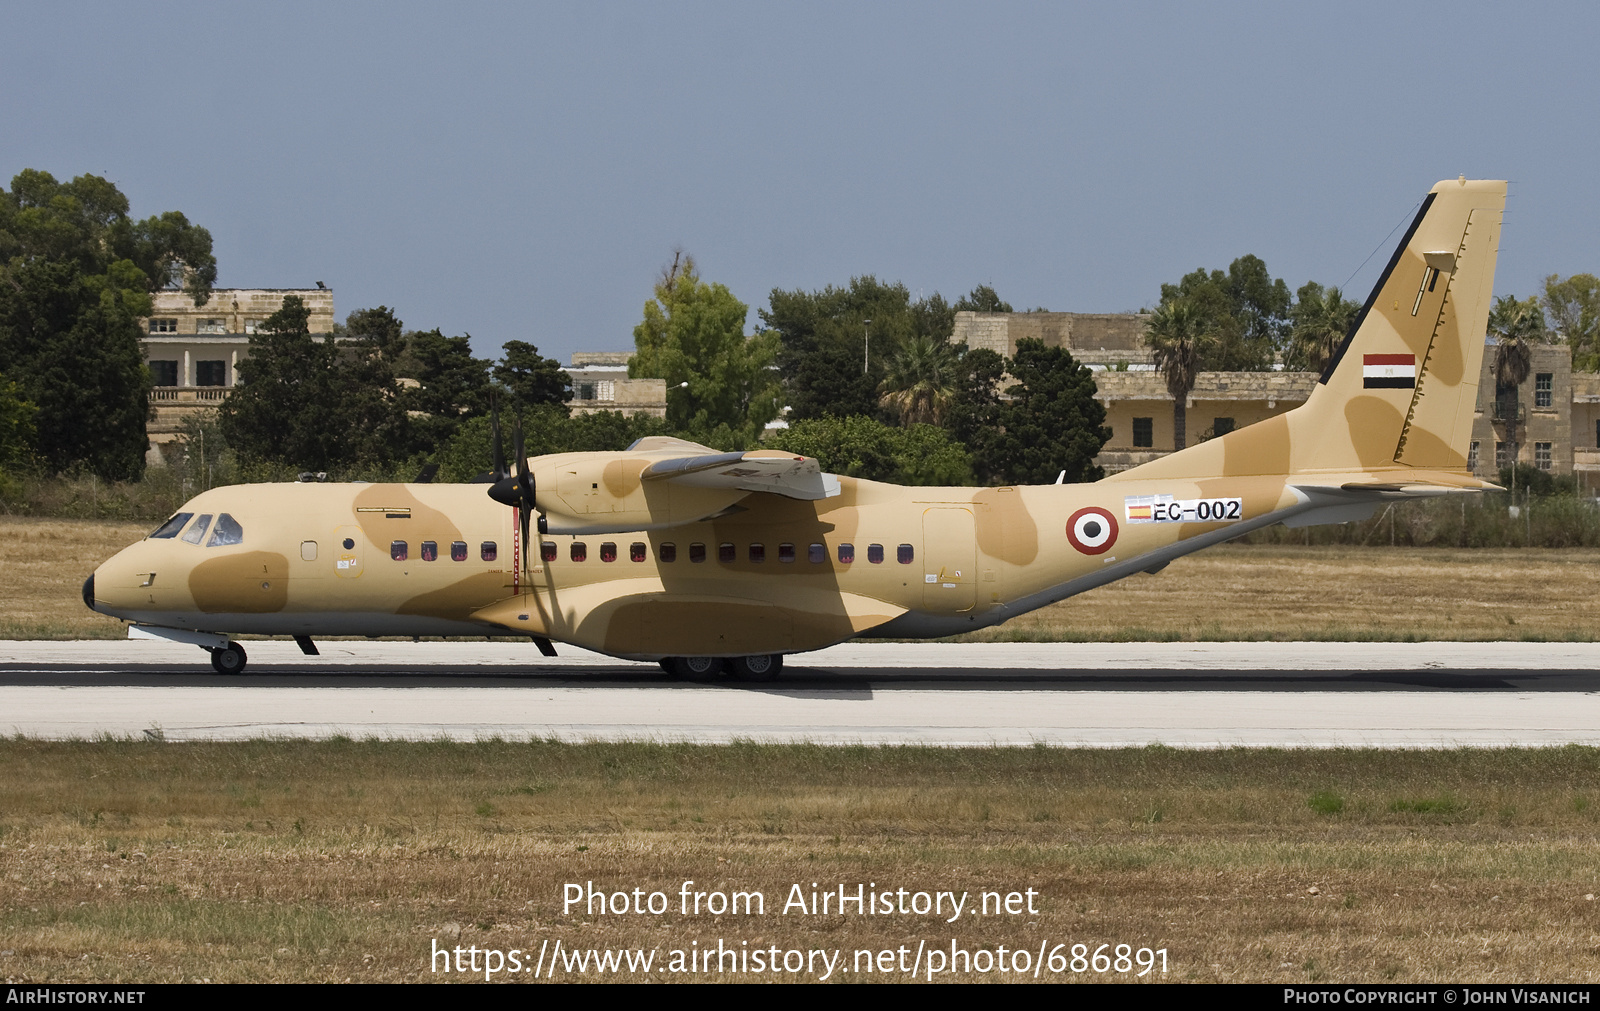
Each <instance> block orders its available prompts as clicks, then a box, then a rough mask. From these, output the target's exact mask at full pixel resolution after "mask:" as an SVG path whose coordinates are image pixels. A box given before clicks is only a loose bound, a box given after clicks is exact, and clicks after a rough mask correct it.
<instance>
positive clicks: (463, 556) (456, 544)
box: [450, 541, 467, 562]
mask: <svg viewBox="0 0 1600 1011" xmlns="http://www.w3.org/2000/svg"><path fill="white" fill-rule="evenodd" d="M450 560H451V561H452V562H464V561H466V560H467V542H466V541H451V542H450Z"/></svg>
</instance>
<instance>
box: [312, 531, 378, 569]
mask: <svg viewBox="0 0 1600 1011" xmlns="http://www.w3.org/2000/svg"><path fill="white" fill-rule="evenodd" d="M366 546H367V542H366V535H365V534H364V533H362V532H361V528H360V527H358V526H355V525H354V524H348V525H345V526H341V527H338V528H337V529H335V530H334V532H333V536H332V537H331V538H329V540H328V543H327V544H324V545H319V546H318V549H317V550H318V553H319V554H321V555H322V557H324V558H327V559H328V564H329V565H330V566H331V567H332V569H333V574H334V575H335V576H338V577H339V578H340V579H357V578H359V577H360V576H361V573H362V572H363V571H364V570H365V568H366V561H367V552H366Z"/></svg>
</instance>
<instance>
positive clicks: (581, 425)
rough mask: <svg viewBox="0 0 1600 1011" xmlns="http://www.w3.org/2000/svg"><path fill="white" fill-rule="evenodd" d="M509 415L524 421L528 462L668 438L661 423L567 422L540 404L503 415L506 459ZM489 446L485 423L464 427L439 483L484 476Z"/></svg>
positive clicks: (587, 418)
mask: <svg viewBox="0 0 1600 1011" xmlns="http://www.w3.org/2000/svg"><path fill="white" fill-rule="evenodd" d="M513 413H517V414H520V416H521V418H522V431H523V438H524V440H525V441H524V448H525V449H526V451H527V453H528V455H529V456H544V455H546V454H549V453H605V452H615V451H617V450H622V449H627V448H628V447H629V446H630V445H632V444H633V443H634V442H636V441H638V440H639V439H642V438H645V437H646V436H651V435H671V434H672V431H671V430H670V429H669V428H668V427H667V423H666V422H665V421H663V420H662V419H660V418H653V417H650V416H649V415H645V414H631V415H630V414H623V413H621V412H620V411H595V412H592V413H589V414H580V415H577V416H575V417H568V416H567V413H566V408H565V407H563V406H562V405H559V404H541V405H538V406H536V407H533V408H530V409H527V410H523V411H520V412H517V411H515V409H513V410H512V411H503V412H502V413H501V416H500V425H501V430H502V435H501V438H502V440H504V442H503V446H504V449H505V452H506V455H507V456H508V457H509V456H510V455H511V453H512V449H511V442H510V438H511V436H510V433H511V422H512V417H511V415H512V414H513ZM493 442H494V440H493V437H492V435H491V434H490V423H489V419H488V418H482V417H479V418H469V419H468V420H466V421H463V422H462V423H461V424H460V426H459V427H457V428H456V430H455V434H454V435H452V436H451V438H450V442H449V444H448V446H447V447H445V449H444V451H443V452H442V453H441V454H440V457H441V459H440V463H441V466H440V468H439V479H440V480H442V481H467V480H469V479H471V478H472V477H473V475H475V474H481V473H483V472H484V471H486V470H488V469H489V468H490V466H492V461H493V453H492V446H493Z"/></svg>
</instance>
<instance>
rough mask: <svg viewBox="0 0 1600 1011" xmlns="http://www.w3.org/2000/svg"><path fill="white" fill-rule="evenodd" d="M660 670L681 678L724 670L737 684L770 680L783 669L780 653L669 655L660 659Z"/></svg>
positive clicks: (705, 676)
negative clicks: (753, 654)
mask: <svg viewBox="0 0 1600 1011" xmlns="http://www.w3.org/2000/svg"><path fill="white" fill-rule="evenodd" d="M660 662H661V669H662V670H664V671H666V672H667V673H668V674H672V675H674V676H676V677H681V678H692V679H699V678H709V677H714V676H716V675H717V674H721V673H722V672H724V671H726V672H727V673H729V674H732V675H733V676H734V677H736V678H738V679H739V680H740V681H771V680H772V679H773V678H775V677H777V676H778V672H779V671H781V670H783V654H782V653H757V654H756V655H755V656H733V657H726V658H724V657H720V656H669V657H663V658H662V659H661V661H660Z"/></svg>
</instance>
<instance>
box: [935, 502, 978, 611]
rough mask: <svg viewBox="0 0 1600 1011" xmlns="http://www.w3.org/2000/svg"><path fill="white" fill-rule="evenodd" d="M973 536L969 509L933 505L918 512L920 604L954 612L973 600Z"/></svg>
mask: <svg viewBox="0 0 1600 1011" xmlns="http://www.w3.org/2000/svg"><path fill="white" fill-rule="evenodd" d="M977 553H978V547H977V539H976V538H975V537H974V536H973V524H972V511H971V510H970V509H964V508H959V507H949V506H937V507H935V508H932V509H927V510H925V511H924V512H923V514H922V563H923V565H922V572H923V576H922V583H923V586H922V606H923V607H924V608H925V609H926V610H929V611H937V612H940V613H943V614H954V613H957V612H960V611H970V610H972V605H973V604H974V602H975V601H976V600H977V580H976V576H977Z"/></svg>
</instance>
